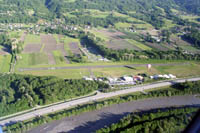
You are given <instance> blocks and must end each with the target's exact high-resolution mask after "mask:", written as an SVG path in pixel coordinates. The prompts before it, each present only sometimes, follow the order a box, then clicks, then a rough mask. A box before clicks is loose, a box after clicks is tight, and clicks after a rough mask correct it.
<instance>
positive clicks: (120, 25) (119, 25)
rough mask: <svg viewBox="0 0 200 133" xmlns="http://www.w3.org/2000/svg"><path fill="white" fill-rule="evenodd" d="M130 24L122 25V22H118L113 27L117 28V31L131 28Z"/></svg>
mask: <svg viewBox="0 0 200 133" xmlns="http://www.w3.org/2000/svg"><path fill="white" fill-rule="evenodd" d="M131 25H132V24H131V23H122V22H119V23H116V24H115V27H116V28H117V29H119V28H129V27H131Z"/></svg>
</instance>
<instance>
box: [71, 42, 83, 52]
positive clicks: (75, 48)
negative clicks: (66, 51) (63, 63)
mask: <svg viewBox="0 0 200 133" xmlns="http://www.w3.org/2000/svg"><path fill="white" fill-rule="evenodd" d="M69 48H70V50H71V52H72V53H73V55H81V51H80V49H79V46H78V43H77V42H71V43H69Z"/></svg>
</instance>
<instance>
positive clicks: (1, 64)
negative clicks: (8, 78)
mask: <svg viewBox="0 0 200 133" xmlns="http://www.w3.org/2000/svg"><path fill="white" fill-rule="evenodd" d="M11 57H12V56H11V55H0V72H9V69H10V62H11Z"/></svg>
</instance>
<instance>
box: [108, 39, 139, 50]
mask: <svg viewBox="0 0 200 133" xmlns="http://www.w3.org/2000/svg"><path fill="white" fill-rule="evenodd" d="M105 43H106V46H107V47H108V48H111V49H114V50H119V49H129V50H139V51H140V50H141V49H140V48H138V47H137V46H134V45H132V44H131V43H129V42H128V41H126V40H123V39H113V40H110V41H108V42H105Z"/></svg>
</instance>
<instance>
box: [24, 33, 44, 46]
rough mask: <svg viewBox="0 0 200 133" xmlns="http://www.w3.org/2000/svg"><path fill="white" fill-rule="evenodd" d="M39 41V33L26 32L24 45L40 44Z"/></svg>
mask: <svg viewBox="0 0 200 133" xmlns="http://www.w3.org/2000/svg"><path fill="white" fill-rule="evenodd" d="M40 43H41V38H40V36H39V35H33V34H28V35H27V36H26V37H25V40H24V44H25V45H27V44H40Z"/></svg>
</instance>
